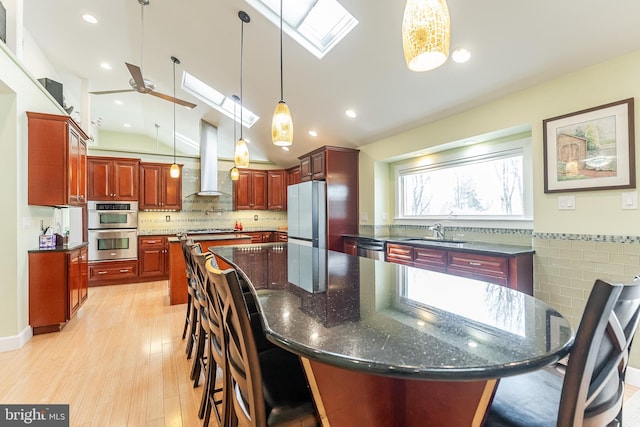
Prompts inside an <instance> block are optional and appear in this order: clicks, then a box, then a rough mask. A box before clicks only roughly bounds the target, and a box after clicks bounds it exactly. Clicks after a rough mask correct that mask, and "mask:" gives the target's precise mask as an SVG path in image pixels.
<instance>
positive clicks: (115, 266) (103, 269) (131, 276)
mask: <svg viewBox="0 0 640 427" xmlns="http://www.w3.org/2000/svg"><path fill="white" fill-rule="evenodd" d="M137 280H138V261H136V260H125V261H99V262H92V263H90V264H89V283H90V284H91V285H92V286H99V285H114V284H121V283H131V282H135V281H137Z"/></svg>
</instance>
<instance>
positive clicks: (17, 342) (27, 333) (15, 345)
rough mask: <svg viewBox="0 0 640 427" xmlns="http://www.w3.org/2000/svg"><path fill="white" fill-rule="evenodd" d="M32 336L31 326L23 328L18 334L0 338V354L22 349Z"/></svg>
mask: <svg viewBox="0 0 640 427" xmlns="http://www.w3.org/2000/svg"><path fill="white" fill-rule="evenodd" d="M32 336H33V330H32V329H31V326H27V327H26V328H24V329H23V330H22V331H21V332H20V333H19V334H17V335H12V336H8V337H0V353H4V352H6V351H13V350H18V349H19V348H22V346H23V345H25V344H26V343H27V341H29V340H30V339H31V337H32Z"/></svg>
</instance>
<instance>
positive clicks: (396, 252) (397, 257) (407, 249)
mask: <svg viewBox="0 0 640 427" xmlns="http://www.w3.org/2000/svg"><path fill="white" fill-rule="evenodd" d="M387 261H391V262H395V263H398V264H405V265H413V248H412V247H411V246H404V245H396V244H394V243H387Z"/></svg>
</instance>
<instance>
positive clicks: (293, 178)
mask: <svg viewBox="0 0 640 427" xmlns="http://www.w3.org/2000/svg"><path fill="white" fill-rule="evenodd" d="M299 183H300V166H295V167H292V168H291V169H287V185H294V184H299ZM285 193H286V191H285Z"/></svg>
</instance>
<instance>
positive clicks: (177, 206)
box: [138, 162, 182, 211]
mask: <svg viewBox="0 0 640 427" xmlns="http://www.w3.org/2000/svg"><path fill="white" fill-rule="evenodd" d="M179 166H180V176H179V177H178V178H171V176H170V174H169V170H170V168H171V165H170V164H167V163H147V162H141V163H140V200H139V205H138V207H139V209H140V210H145V209H162V210H176V211H179V210H181V209H182V165H179Z"/></svg>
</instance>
